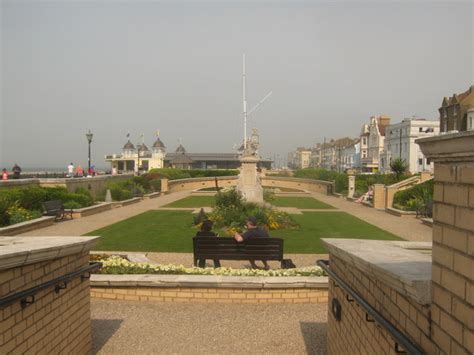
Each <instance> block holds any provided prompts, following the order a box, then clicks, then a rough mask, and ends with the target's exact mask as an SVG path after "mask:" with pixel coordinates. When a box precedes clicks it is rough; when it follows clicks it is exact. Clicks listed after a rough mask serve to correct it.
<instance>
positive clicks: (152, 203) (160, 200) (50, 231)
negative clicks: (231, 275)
mask: <svg viewBox="0 0 474 355" xmlns="http://www.w3.org/2000/svg"><path fill="white" fill-rule="evenodd" d="M190 193H191V192H190V191H181V192H176V193H172V194H169V195H161V196H159V197H157V198H154V199H150V200H142V201H140V202H138V203H134V204H132V205H128V206H124V207H119V208H113V209H111V210H110V211H105V212H101V213H97V214H94V215H92V216H87V217H82V218H77V219H73V220H65V221H63V222H58V223H55V224H54V225H52V226H49V227H46V228H41V229H36V230H33V231H29V232H26V233H23V234H20V235H35V236H56V235H59V236H77V235H84V234H86V233H89V232H92V231H94V230H96V229H99V228H103V227H106V226H108V225H110V224H113V223H117V222H120V221H122V220H124V219H127V218H130V217H132V216H136V215H138V214H140V213H143V212H146V211H149V210H153V209H157V208H159V207H161V206H164V205H166V204H168V203H171V202H174V201H176V200H180V199H182V198H184V197H187V196H189V195H190Z"/></svg>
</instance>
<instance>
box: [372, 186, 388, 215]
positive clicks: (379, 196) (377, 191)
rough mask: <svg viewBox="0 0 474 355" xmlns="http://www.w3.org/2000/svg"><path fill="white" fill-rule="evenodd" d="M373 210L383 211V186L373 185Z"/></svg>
mask: <svg viewBox="0 0 474 355" xmlns="http://www.w3.org/2000/svg"><path fill="white" fill-rule="evenodd" d="M373 204H374V208H376V209H379V210H383V209H385V185H384V184H375V185H374V201H373Z"/></svg>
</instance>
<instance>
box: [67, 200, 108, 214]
mask: <svg viewBox="0 0 474 355" xmlns="http://www.w3.org/2000/svg"><path fill="white" fill-rule="evenodd" d="M111 208H112V205H111V203H110V202H101V203H98V204H96V205H92V206H88V207H83V208H74V209H73V210H72V213H73V216H74V218H80V217H85V216H90V215H93V214H96V213H100V212H103V211H107V210H110V209H111Z"/></svg>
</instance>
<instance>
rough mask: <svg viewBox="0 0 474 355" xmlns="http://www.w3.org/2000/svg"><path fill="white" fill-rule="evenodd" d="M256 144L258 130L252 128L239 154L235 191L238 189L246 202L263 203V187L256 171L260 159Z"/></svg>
mask: <svg viewBox="0 0 474 355" xmlns="http://www.w3.org/2000/svg"><path fill="white" fill-rule="evenodd" d="M258 145H259V143H258V131H257V130H256V129H253V133H252V137H251V139H249V140H248V141H247V143H246V144H244V145H243V151H242V155H241V156H240V163H241V167H240V173H239V179H238V181H237V191H240V193H241V194H242V196H243V197H244V199H245V200H246V201H248V202H256V203H263V188H262V183H261V181H260V176H259V172H258V171H257V164H258V162H259V161H260V157H259V155H258Z"/></svg>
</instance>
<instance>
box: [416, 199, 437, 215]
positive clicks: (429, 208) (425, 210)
mask: <svg viewBox="0 0 474 355" xmlns="http://www.w3.org/2000/svg"><path fill="white" fill-rule="evenodd" d="M423 217H427V218H433V201H429V202H428V203H426V204H425V205H423V206H421V207H420V208H419V209H417V210H416V218H423Z"/></svg>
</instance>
